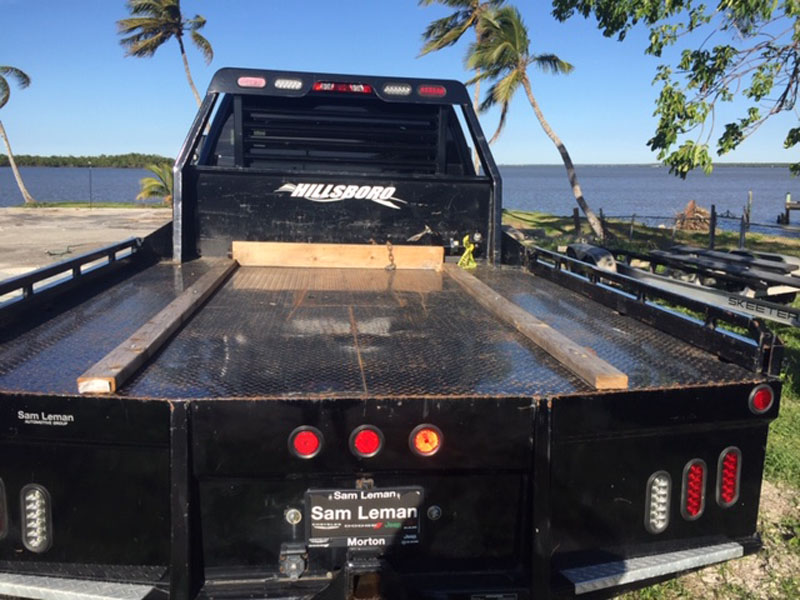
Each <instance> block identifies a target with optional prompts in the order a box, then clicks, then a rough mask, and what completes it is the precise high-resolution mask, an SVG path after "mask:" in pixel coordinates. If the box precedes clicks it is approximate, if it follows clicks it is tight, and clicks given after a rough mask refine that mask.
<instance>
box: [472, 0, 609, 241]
mask: <svg viewBox="0 0 800 600" xmlns="http://www.w3.org/2000/svg"><path fill="white" fill-rule="evenodd" d="M481 19H482V21H483V23H482V28H483V31H484V35H483V37H482V39H481V40H480V41H478V42H476V43H475V44H473V45H472V47H471V48H470V55H469V58H468V60H467V65H468V66H469V67H470V68H472V69H476V70H480V73H479V74H478V75H476V76H475V79H476V80H481V79H489V80H493V81H494V83H493V84H492V87H491V88H490V89H489V91H488V92H487V94H486V99H485V100H484V101H483V102H482V103H481V110H486V109H488V108H489V107H490V106H493V105H495V104H500V105H501V117H500V127H498V131H497V133H495V136H494V137H495V138H496V137H497V135H499V132H500V129H502V126H503V125H504V124H505V120H506V115H507V114H508V105H509V103H510V102H511V98H512V97H513V96H514V94H515V93H516V92H517V90H519V87H520V85H521V86H522V87H523V88H524V89H525V93H526V95H527V96H528V101H529V102H530V103H531V106H532V107H533V112H534V113H535V114H536V118H537V119H538V120H539V124H540V125H541V126H542V129H544V132H545V133H546V134H547V137H549V138H550V139H551V140H552V142H553V144H555V146H556V148H557V149H558V152H559V154H560V155H561V160H562V161H563V162H564V167H565V168H566V170H567V177H568V178H569V183H570V185H571V186H572V193H573V195H574V196H575V200H576V202H577V203H578V206H580V207H581V210H582V211H583V214H585V215H586V219H587V220H588V221H589V225H590V226H591V228H592V231H593V232H594V234H595V235H596V236H597V237H598V238H599V239H601V240H602V239H604V232H603V227H602V225H601V224H600V220H599V219H598V218H597V216H596V215H595V214H594V212H593V211H592V209H590V208H589V205H588V204H586V200H585V199H584V198H583V191H582V190H581V186H580V184H579V183H578V175H577V174H576V173H575V165H574V164H573V163H572V159H571V158H570V155H569V152H567V148H566V146H564V142H562V141H561V138H559V137H558V136H557V135H556V133H555V132H554V131H553V129H552V128H551V127H550V124H549V123H548V122H547V120H546V119H545V118H544V114H542V109H541V108H540V107H539V103H538V102H537V101H536V97H535V96H534V95H533V90H532V89H531V82H530V78H529V77H528V66H530V65H534V66H535V67H538V68H539V69H541V70H542V71H544V72H545V73H556V74H558V73H569V72H571V71H572V65H570V64H569V63H567V62H565V61H563V60H561V59H560V58H558V56H556V55H555V54H531V53H530V40H529V38H528V30H527V28H526V27H525V23H523V21H522V17H521V16H520V14H519V11H518V10H517V9H516V8H514V7H511V6H506V7H502V8H499V9H497V10H495V11H491V12H487V13H484V14H483V15H482V17H481Z"/></svg>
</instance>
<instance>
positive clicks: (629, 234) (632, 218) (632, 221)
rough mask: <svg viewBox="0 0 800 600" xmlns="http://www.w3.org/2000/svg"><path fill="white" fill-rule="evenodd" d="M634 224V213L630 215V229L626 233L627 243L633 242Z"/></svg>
mask: <svg viewBox="0 0 800 600" xmlns="http://www.w3.org/2000/svg"><path fill="white" fill-rule="evenodd" d="M635 222H636V213H633V214H632V215H631V228H630V230H629V231H628V241H633V224H634V223H635Z"/></svg>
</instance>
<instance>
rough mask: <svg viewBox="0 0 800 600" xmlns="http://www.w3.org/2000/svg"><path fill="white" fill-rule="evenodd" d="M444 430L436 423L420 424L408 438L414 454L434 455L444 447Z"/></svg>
mask: <svg viewBox="0 0 800 600" xmlns="http://www.w3.org/2000/svg"><path fill="white" fill-rule="evenodd" d="M443 440H444V438H443V436H442V430H441V429H439V428H438V427H436V426H435V425H419V426H418V427H416V428H414V431H412V432H411V435H410V436H409V438H408V445H409V446H410V448H411V451H412V452H413V453H414V454H417V455H419V456H433V455H434V454H436V453H437V452H438V451H439V449H440V448H441V447H442V441H443Z"/></svg>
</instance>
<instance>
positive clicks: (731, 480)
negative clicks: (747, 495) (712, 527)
mask: <svg viewBox="0 0 800 600" xmlns="http://www.w3.org/2000/svg"><path fill="white" fill-rule="evenodd" d="M741 476H742V451H741V450H739V449H738V448H736V447H734V446H731V447H730V448H725V450H723V451H722V453H721V454H720V455H719V462H718V464H717V504H719V505H720V506H721V507H722V508H730V507H731V506H733V505H734V504H736V502H737V501H738V500H739V482H740V480H741Z"/></svg>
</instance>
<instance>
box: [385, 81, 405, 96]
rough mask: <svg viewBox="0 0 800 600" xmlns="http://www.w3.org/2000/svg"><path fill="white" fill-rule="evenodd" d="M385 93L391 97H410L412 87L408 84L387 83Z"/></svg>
mask: <svg viewBox="0 0 800 600" xmlns="http://www.w3.org/2000/svg"><path fill="white" fill-rule="evenodd" d="M383 93H384V94H387V95H389V96H410V95H411V86H410V85H408V84H407V83H387V84H386V85H385V86H383Z"/></svg>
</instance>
